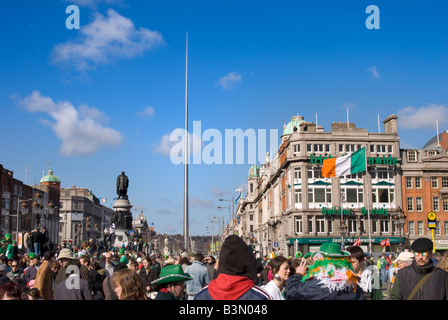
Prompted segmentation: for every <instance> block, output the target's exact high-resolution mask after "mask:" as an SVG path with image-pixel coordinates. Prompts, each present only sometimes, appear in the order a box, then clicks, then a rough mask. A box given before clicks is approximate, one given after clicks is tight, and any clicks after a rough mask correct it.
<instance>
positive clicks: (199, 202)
mask: <svg viewBox="0 0 448 320" xmlns="http://www.w3.org/2000/svg"><path fill="white" fill-rule="evenodd" d="M188 205H189V207H191V208H198V207H204V208H214V207H215V206H216V204H213V202H212V201H211V200H206V199H201V198H197V197H193V196H191V197H190V199H189V200H188Z"/></svg>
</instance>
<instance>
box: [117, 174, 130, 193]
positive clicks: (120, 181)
mask: <svg viewBox="0 0 448 320" xmlns="http://www.w3.org/2000/svg"><path fill="white" fill-rule="evenodd" d="M128 186H129V179H128V177H127V176H126V175H125V174H124V171H121V174H120V175H119V176H118V177H117V195H118V198H117V199H128Z"/></svg>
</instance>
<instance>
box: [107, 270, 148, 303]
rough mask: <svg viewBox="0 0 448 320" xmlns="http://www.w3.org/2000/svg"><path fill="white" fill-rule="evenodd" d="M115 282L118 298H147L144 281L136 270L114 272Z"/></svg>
mask: <svg viewBox="0 0 448 320" xmlns="http://www.w3.org/2000/svg"><path fill="white" fill-rule="evenodd" d="M113 284H114V287H115V293H116V294H117V296H118V300H146V292H145V287H144V285H143V281H142V279H141V278H140V276H139V275H138V274H137V273H136V272H135V271H134V270H131V269H123V270H120V271H118V272H117V274H115V273H114V276H113Z"/></svg>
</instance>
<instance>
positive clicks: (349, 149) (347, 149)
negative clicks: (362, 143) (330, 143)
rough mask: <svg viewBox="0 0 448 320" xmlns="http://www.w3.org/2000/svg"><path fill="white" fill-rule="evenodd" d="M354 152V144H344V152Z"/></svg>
mask: <svg viewBox="0 0 448 320" xmlns="http://www.w3.org/2000/svg"><path fill="white" fill-rule="evenodd" d="M354 151H355V145H354V144H346V145H345V152H354Z"/></svg>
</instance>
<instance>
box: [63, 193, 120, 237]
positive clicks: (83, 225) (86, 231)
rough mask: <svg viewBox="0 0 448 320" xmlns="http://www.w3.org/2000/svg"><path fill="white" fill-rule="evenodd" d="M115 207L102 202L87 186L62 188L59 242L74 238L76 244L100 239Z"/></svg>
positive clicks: (107, 226) (108, 225)
mask: <svg viewBox="0 0 448 320" xmlns="http://www.w3.org/2000/svg"><path fill="white" fill-rule="evenodd" d="M113 212H114V211H113V209H111V208H108V207H106V206H103V205H101V204H100V202H99V199H98V198H97V197H96V196H95V195H94V194H93V193H92V192H91V191H90V190H88V189H86V188H77V187H76V186H71V187H70V188H61V208H60V224H59V243H62V242H63V241H64V240H72V241H73V243H74V244H75V245H79V244H80V243H82V242H83V241H88V240H90V239H92V240H93V241H95V240H98V239H99V238H100V237H101V234H102V231H103V230H104V229H105V228H109V227H110V218H111V216H112V214H113Z"/></svg>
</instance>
